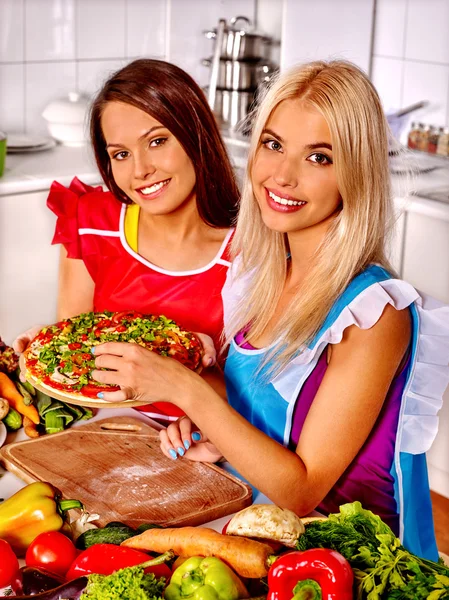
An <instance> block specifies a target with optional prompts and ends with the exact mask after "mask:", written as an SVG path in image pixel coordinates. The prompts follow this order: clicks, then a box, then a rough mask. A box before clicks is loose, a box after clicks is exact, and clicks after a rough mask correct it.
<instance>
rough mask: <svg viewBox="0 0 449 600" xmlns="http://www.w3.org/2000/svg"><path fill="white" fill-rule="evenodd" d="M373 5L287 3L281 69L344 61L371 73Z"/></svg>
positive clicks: (329, 0) (354, 1)
mask: <svg viewBox="0 0 449 600" xmlns="http://www.w3.org/2000/svg"><path fill="white" fill-rule="evenodd" d="M389 1H391V2H395V1H396V0H389ZM374 4H375V0H320V2H311V0H284V18H283V29H282V47H281V67H282V68H286V67H290V66H291V65H293V64H296V63H300V62H305V61H308V60H320V59H332V58H344V59H346V60H350V61H352V62H355V63H356V64H358V65H359V66H360V67H361V68H362V69H364V70H365V71H366V72H369V69H370V61H371V31H372V20H373V12H374Z"/></svg>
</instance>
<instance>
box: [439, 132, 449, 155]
mask: <svg viewBox="0 0 449 600" xmlns="http://www.w3.org/2000/svg"><path fill="white" fill-rule="evenodd" d="M441 129H442V131H441V133H440V135H439V136H438V145H437V154H439V155H440V156H449V127H441Z"/></svg>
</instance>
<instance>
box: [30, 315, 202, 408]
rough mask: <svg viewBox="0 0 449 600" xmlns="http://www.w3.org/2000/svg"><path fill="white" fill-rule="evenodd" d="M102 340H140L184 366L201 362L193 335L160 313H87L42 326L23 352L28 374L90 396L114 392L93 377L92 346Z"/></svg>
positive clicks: (48, 384)
mask: <svg viewBox="0 0 449 600" xmlns="http://www.w3.org/2000/svg"><path fill="white" fill-rule="evenodd" d="M105 342H129V343H131V344H139V345H140V346H143V347H144V348H148V350H152V351H154V352H157V353H158V354H160V355H161V356H170V357H172V358H174V359H175V360H178V361H179V362H180V363H182V364H183V365H185V366H186V367H188V368H189V369H192V370H198V369H199V368H200V366H201V357H202V348H201V342H200V340H199V339H198V337H197V336H196V335H195V334H194V333H191V332H189V331H184V330H183V329H182V328H181V327H180V326H179V325H177V323H175V322H174V321H172V320H171V319H168V318H167V317H165V316H164V315H160V316H155V315H143V314H141V313H138V312H136V311H122V312H109V311H104V312H88V313H82V314H81V315H78V316H76V317H71V318H69V319H65V320H63V321H59V322H58V323H55V324H54V325H48V326H47V327H44V328H43V329H41V331H40V332H39V333H38V335H37V336H36V337H35V338H34V339H33V340H32V341H31V343H30V345H29V346H28V348H27V349H26V351H25V352H24V359H25V368H26V372H27V373H26V374H27V377H31V382H33V381H36V382H37V383H39V384H43V385H44V386H45V387H49V388H52V389H54V390H60V391H62V392H68V393H70V394H71V395H72V394H74V395H75V396H87V397H89V398H96V397H97V394H98V392H101V391H109V392H110V391H115V390H119V389H120V388H119V387H118V386H115V385H109V384H104V383H99V382H97V381H96V380H95V379H92V371H93V370H94V369H95V368H96V367H95V356H94V355H93V354H92V351H91V349H92V347H93V346H96V345H98V344H103V343H105Z"/></svg>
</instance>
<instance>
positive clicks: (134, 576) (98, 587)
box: [80, 565, 165, 600]
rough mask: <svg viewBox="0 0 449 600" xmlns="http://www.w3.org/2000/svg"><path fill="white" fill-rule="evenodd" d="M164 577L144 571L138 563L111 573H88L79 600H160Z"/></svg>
mask: <svg viewBox="0 0 449 600" xmlns="http://www.w3.org/2000/svg"><path fill="white" fill-rule="evenodd" d="M164 587H165V579H164V577H161V578H160V579H157V578H156V577H155V576H154V574H153V573H147V574H145V573H144V568H143V567H141V566H140V565H137V566H136V567H126V568H125V569H120V570H118V571H115V572H114V573H112V574H111V575H89V581H88V584H87V587H86V589H85V591H84V592H83V593H82V594H81V598H80V600H162V593H163V591H164Z"/></svg>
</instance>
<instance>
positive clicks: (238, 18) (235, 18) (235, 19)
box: [229, 16, 252, 31]
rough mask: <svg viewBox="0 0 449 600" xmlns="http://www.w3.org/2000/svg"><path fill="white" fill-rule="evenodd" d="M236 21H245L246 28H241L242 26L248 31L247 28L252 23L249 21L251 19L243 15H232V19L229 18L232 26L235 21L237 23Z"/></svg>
mask: <svg viewBox="0 0 449 600" xmlns="http://www.w3.org/2000/svg"><path fill="white" fill-rule="evenodd" d="M237 21H245V23H246V28H245V27H243V28H242V29H243V30H244V31H248V29H249V28H250V27H251V25H252V23H251V20H250V19H248V17H243V16H238V17H232V19H231V20H230V21H229V22H230V24H231V25H232V26H235V25H236V23H237Z"/></svg>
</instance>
